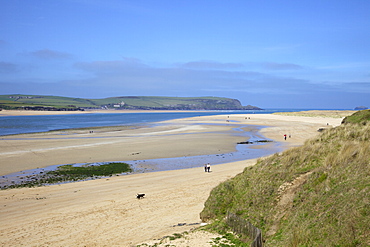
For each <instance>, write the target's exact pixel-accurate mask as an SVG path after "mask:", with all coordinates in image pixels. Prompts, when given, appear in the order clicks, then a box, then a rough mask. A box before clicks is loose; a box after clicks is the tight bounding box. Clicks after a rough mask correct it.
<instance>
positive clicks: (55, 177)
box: [2, 162, 132, 189]
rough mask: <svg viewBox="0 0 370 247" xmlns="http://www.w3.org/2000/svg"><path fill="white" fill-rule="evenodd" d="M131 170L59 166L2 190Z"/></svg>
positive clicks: (122, 166)
mask: <svg viewBox="0 0 370 247" xmlns="http://www.w3.org/2000/svg"><path fill="white" fill-rule="evenodd" d="M131 171H132V169H131V167H130V165H129V164H126V163H118V162H117V163H108V164H103V165H85V166H72V165H63V166H59V167H58V168H57V169H56V170H54V171H49V172H46V173H41V174H40V175H37V176H28V177H27V176H25V179H26V180H25V181H22V183H20V184H12V185H9V186H5V187H3V188H2V189H10V188H19V187H35V186H42V185H46V184H55V183H60V182H72V181H79V180H85V179H92V178H100V177H107V176H112V175H114V174H120V173H124V172H131Z"/></svg>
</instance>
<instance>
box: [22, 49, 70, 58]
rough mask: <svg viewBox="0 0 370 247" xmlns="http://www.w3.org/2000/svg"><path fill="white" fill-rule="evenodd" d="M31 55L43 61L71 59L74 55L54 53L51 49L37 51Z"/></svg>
mask: <svg viewBox="0 0 370 247" xmlns="http://www.w3.org/2000/svg"><path fill="white" fill-rule="evenodd" d="M29 54H30V55H31V56H34V57H37V58H41V59H69V58H71V57H72V55H71V54H69V53H66V52H60V51H54V50H50V49H42V50H37V51H33V52H30V53H29Z"/></svg>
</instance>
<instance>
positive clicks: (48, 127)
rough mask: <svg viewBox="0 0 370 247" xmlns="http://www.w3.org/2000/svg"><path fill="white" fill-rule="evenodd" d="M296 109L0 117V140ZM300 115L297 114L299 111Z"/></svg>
mask: <svg viewBox="0 0 370 247" xmlns="http://www.w3.org/2000/svg"><path fill="white" fill-rule="evenodd" d="M292 111H297V109H269V110H258V111H257V110H250V111H197V112H140V113H89V114H66V115H43V116H0V136H4V135H14V134H24V133H35V132H46V131H53V130H61V129H75V128H91V127H101V126H122V125H140V124H148V123H154V122H159V121H165V120H171V119H178V118H187V117H196V116H210V115H231V114H270V113H274V112H292ZM298 111H299V110H298Z"/></svg>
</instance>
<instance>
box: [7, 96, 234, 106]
mask: <svg viewBox="0 0 370 247" xmlns="http://www.w3.org/2000/svg"><path fill="white" fill-rule="evenodd" d="M9 96H11V95H0V105H1V104H3V105H6V106H14V107H21V106H23V105H32V106H53V107H66V106H68V105H74V106H76V107H82V108H100V107H101V106H104V105H107V106H110V107H112V106H113V105H114V104H119V103H121V102H124V103H125V106H133V107H144V108H145V107H149V108H153V107H155V108H163V107H169V106H177V105H202V106H206V107H207V106H208V107H212V106H214V105H215V104H218V106H222V104H229V105H230V104H231V105H233V104H234V103H235V101H234V100H233V99H228V98H220V97H150V96H136V97H111V98H104V99H81V98H69V97H59V96H37V95H30V96H32V98H26V97H25V96H28V95H14V96H19V97H22V98H18V99H16V98H9ZM207 100H211V101H212V102H211V103H210V102H206V101H207ZM207 104H208V105H207ZM209 104H210V105H209ZM235 107H238V106H237V105H235Z"/></svg>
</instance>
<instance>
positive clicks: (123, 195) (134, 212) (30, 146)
mask: <svg viewBox="0 0 370 247" xmlns="http://www.w3.org/2000/svg"><path fill="white" fill-rule="evenodd" d="M341 120H342V119H341V118H323V117H296V116H280V115H271V114H266V115H265V114H255V115H254V114H253V115H230V117H228V116H225V115H222V116H221V115H219V116H206V117H195V118H188V119H177V120H171V121H166V122H161V123H160V124H158V125H156V126H154V127H150V128H149V127H145V126H144V127H140V128H133V129H132V128H122V129H117V128H102V129H96V130H94V133H89V131H87V130H70V131H65V132H63V133H58V132H48V133H38V134H27V135H17V138H14V137H11V136H9V137H2V138H1V139H0V164H1V166H0V175H5V174H8V173H12V172H17V171H22V170H26V169H33V168H37V167H45V166H50V165H56V164H68V163H83V162H86V163H87V162H103V161H122V160H132V159H137V160H145V159H152V158H168V157H182V156H194V155H201V154H221V153H228V152H232V151H235V146H236V145H235V144H236V143H237V142H239V141H245V139H244V138H243V137H241V136H240V135H238V132H237V131H236V130H235V128H236V127H238V126H239V127H240V126H248V125H250V126H254V125H260V126H267V127H265V128H263V129H261V130H260V133H261V134H262V135H263V136H264V137H266V138H269V139H272V140H275V141H279V142H283V143H284V144H283V145H284V148H289V147H293V146H297V145H301V144H303V142H304V141H305V140H306V139H308V138H311V137H313V136H315V135H317V134H318V132H317V130H318V128H322V127H332V126H337V125H339V124H340V122H341ZM61 134H62V135H61ZM284 134H287V135H290V136H291V137H290V138H287V140H286V141H284V139H283V136H284ZM255 162H256V160H243V161H238V162H232V163H225V164H221V165H213V166H212V168H211V170H212V172H210V173H205V172H204V171H203V167H199V168H191V169H182V170H172V171H161V172H152V173H140V174H132V175H127V176H114V177H111V178H106V179H99V180H91V181H84V182H76V183H67V184H61V185H52V186H44V187H38V188H22V189H11V190H2V191H0V220H1V222H2V224H1V226H0V245H2V246H21V245H26V246H135V245H136V244H139V243H142V242H145V241H150V240H153V239H158V238H161V237H163V236H165V235H171V234H173V233H179V232H184V231H188V230H190V229H192V228H194V227H197V226H199V223H200V219H199V213H200V211H201V210H202V208H203V205H204V202H205V200H206V199H207V197H208V195H209V193H210V191H211V189H212V188H213V187H215V186H216V185H217V184H219V183H220V182H222V181H225V180H226V179H228V178H231V177H233V176H235V175H236V174H238V173H240V172H241V171H242V170H243V169H244V168H245V167H246V166H250V165H253V164H255ZM137 193H145V194H146V197H145V198H144V199H142V200H138V199H136V197H135V196H136V194H137ZM179 223H180V225H181V226H180V225H178V224H179ZM183 223H185V224H183ZM194 246H195V245H194ZM197 246H207V245H205V244H199V245H197Z"/></svg>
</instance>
